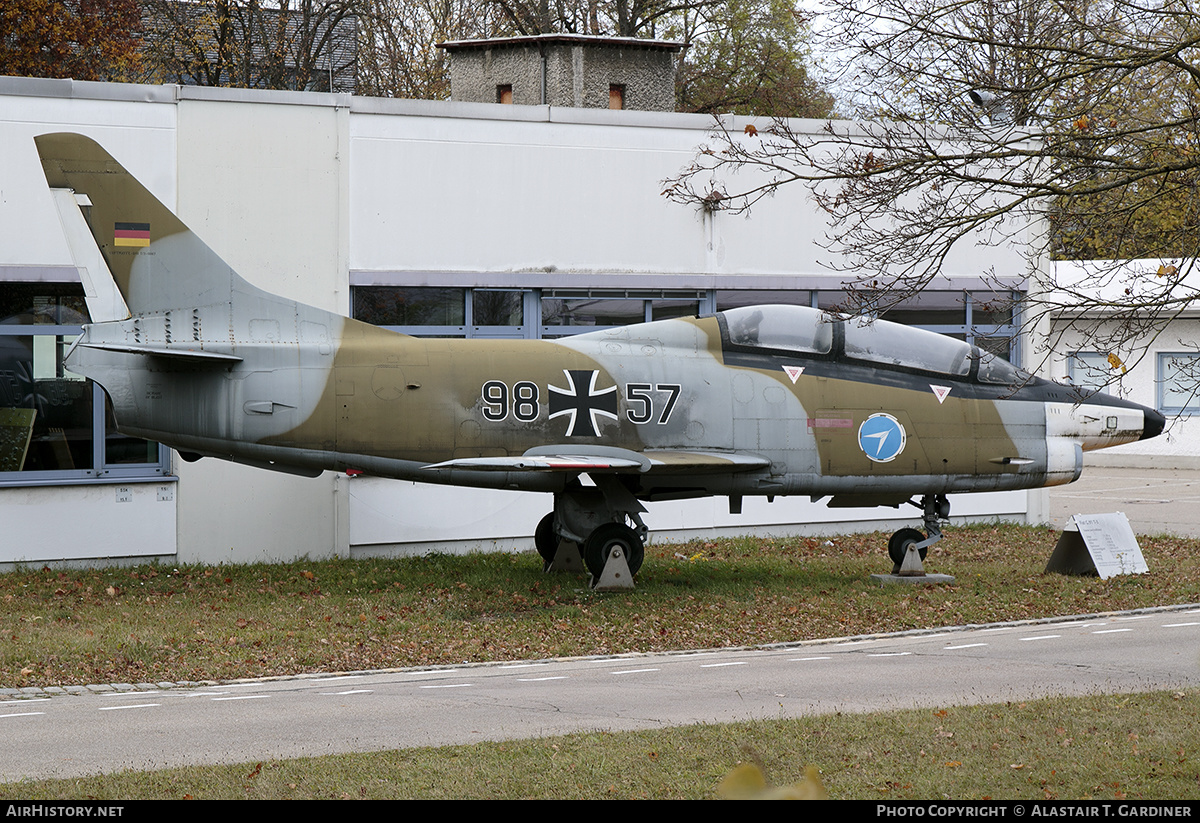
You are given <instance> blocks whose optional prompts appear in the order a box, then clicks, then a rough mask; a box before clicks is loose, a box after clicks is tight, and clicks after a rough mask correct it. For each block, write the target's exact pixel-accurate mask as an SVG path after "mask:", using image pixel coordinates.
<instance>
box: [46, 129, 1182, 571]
mask: <svg viewBox="0 0 1200 823" xmlns="http://www.w3.org/2000/svg"><path fill="white" fill-rule="evenodd" d="M36 141H37V148H38V152H39V154H40V155H41V159H42V164H43V167H44V170H45V173H46V179H47V181H48V182H49V185H50V187H51V189H53V190H54V192H53V193H54V196H55V202H56V203H57V204H58V207H59V213H60V217H61V219H62V222H63V226H64V230H65V232H66V236H67V239H68V242H69V244H70V246H71V248H72V252H73V254H74V255H75V258H76V262H77V264H78V265H79V267H80V269H81V271H82V272H83V276H84V278H85V287H86V288H85V291H86V292H87V295H88V297H87V301H88V307H89V311H90V314H91V321H92V322H91V323H90V324H89V325H87V326H84V328H83V334H82V335H81V336H80V338H79V340H78V341H77V342H76V344H75V345H74V347H73V348H72V350H71V352H70V354H69V356H68V358H67V365H68V367H69V368H70V369H71V370H72V371H73V372H76V373H78V374H82V375H86V376H87V377H89V378H91V379H93V380H95V381H96V382H97V383H99V384H100V385H101V386H103V387H104V389H105V391H106V392H107V393H108V396H109V397H110V398H111V400H112V406H113V412H114V414H115V417H116V421H117V425H118V426H119V428H120V430H121V431H123V432H125V433H128V434H131V435H135V436H138V437H144V438H148V439H152V440H158V441H160V442H162V443H166V444H167V445H169V446H171V447H173V448H175V449H177V450H178V451H179V452H180V454H181V455H182V456H183V457H184V459H188V460H194V459H197V458H199V457H215V458H220V459H224V460H232V461H236V462H239V463H245V464H249V465H253V466H260V467H263V468H268V469H272V470H276V471H289V472H295V473H300V474H308V475H313V476H315V475H317V474H319V473H320V472H322V471H325V470H337V471H350V472H363V473H367V474H372V475H378V476H382V477H395V478H404V479H406V480H416V481H423V482H427V483H444V484H451V485H464V486H480V487H492V488H504V489H523V490H527V491H534V492H546V493H549V494H552V495H553V496H554V509H553V511H552V512H551V513H549V514H547V515H546V517H545V518H544V519H543V520H542V522H541V523H540V524H538V526H537V529H536V533H535V543H536V545H537V548H538V550H539V551H540V552H541V554H542V555H543V557H545V558H547V561H549V559H550V558H552V557H553V556H554V555H555V552H556V551H557V550H558V549H559V548H560V546H561V545H562V544H563V543H564V542H566V543H574V544H577V545H578V546H579V547H580V548H581V549H582V554H583V558H584V561H585V563H586V564H587V566H588V568H589V570H590V571H591V572H592V573H593V575H595V576H597V577H599V575H600V573H601V571H602V569H603V567H604V565H605V563H606V562H607V560H608V559H609V558H610V557H611V556H612V553H613V551H614V550H619V551H620V552H621V553H622V554H623V555H624V556H625V558H626V560H627V562H628V564H629V568H630V570H631V571H633V572H636V571H637V569H638V567H639V566H640V565H641V562H642V556H643V544H644V541H645V538H646V534H647V527H646V524H645V523H644V522H643V520H642V514H643V513H644V512H645V511H646V509H645V507H644V506H643V503H644V502H645V501H651V500H670V499H681V498H692V497H705V496H712V495H720V496H726V497H728V498H729V503H730V508H731V510H733V511H738V510H740V507H741V501H742V498H743V497H745V496H746V495H762V496H766V497H768V498H772V497H777V496H786V495H809V496H811V497H812V498H814V499H820V498H826V497H827V498H829V505H832V506H897V505H899V504H902V503H905V502H909V501H913V502H916V501H919V505H920V506H921V508H922V510H923V522H924V526H925V532H924V533H922V532H920V531H918V530H916V529H912V528H905V529H901V530H900V531H898V532H896V534H895V535H893V537H892V539H891V541H890V545H889V552H890V554H891V555H892V559H893V560H894V561H895V562H896V563H899V562H900V561H901V560H902V559H903V557H904V555H905V553H906V552H907V550H908V548H909V547H910V546H912V545H915V546H916V547H917V548H918V549H919V550H923V549H924V548H925V547H926V546H928V545H929V544H931V543H932V542H933V541H935V540H936V539H938V537H939V536H940V531H939V521H940V520H942V519H945V518H946V517H947V516H948V515H949V503H948V502H947V498H946V495H948V494H951V493H955V492H975V491H992V490H999V489H1025V488H1031V487H1037V486H1049V485H1055V484H1059V483H1069V482H1071V481H1072V480H1075V479H1076V478H1078V477H1079V474H1080V471H1081V468H1082V465H1083V452H1084V451H1085V450H1088V449H1098V448H1104V447H1106V446H1114V445H1117V444H1120V443H1128V442H1131V441H1134V440H1138V439H1144V438H1148V437H1154V436H1155V435H1157V434H1159V433H1160V432H1161V431H1162V428H1163V424H1164V420H1163V417H1162V416H1161V415H1160V414H1158V413H1157V412H1155V411H1153V410H1152V409H1148V408H1144V407H1142V406H1139V405H1137V404H1134V403H1130V402H1127V401H1124V400H1120V399H1118V398H1114V397H1109V396H1107V395H1104V394H1087V395H1082V394H1080V392H1079V390H1078V389H1074V388H1070V387H1066V386H1061V385H1058V384H1055V383H1050V382H1047V381H1045V380H1041V379H1038V378H1035V377H1030V376H1028V375H1025V374H1022V373H1020V372H1018V371H1017V370H1016V369H1015V368H1014V367H1013V366H1011V365H1010V364H1008V363H1007V362H1005V361H1004V360H1001V359H999V358H996V357H993V356H991V355H988V354H986V353H985V352H982V351H981V350H979V349H978V348H975V347H973V346H970V345H968V344H966V343H964V342H961V341H958V340H954V339H951V338H949V337H943V336H940V335H937V334H933V333H930V332H925V331H921V330H917V329H913V328H907V327H904V326H900V325H897V324H893V323H888V322H884V321H880V320H874V321H868V320H862V319H857V318H849V319H846V318H842V317H839V316H835V315H832V314H827V313H823V312H821V311H818V310H815V309H807V308H801V307H796V306H757V307H750V308H741V309H735V310H730V311H725V312H720V313H718V314H717V315H716V316H713V317H697V318H678V319H672V320H663V321H658V322H653V323H645V324H640V325H634V326H627V327H624V328H619V329H611V330H604V331H597V332H593V333H590V334H580V335H578V336H575V337H569V338H565V339H560V340H553V341H550V340H538V341H535V340H496V341H493V340H486V341H484V340H447V339H419V338H413V337H409V336H406V335H403V334H398V333H395V332H391V331H387V330H385V329H381V328H378V327H375V326H371V325H369V324H366V323H362V322H358V321H355V320H351V319H347V318H346V317H342V316H340V315H337V314H333V313H331V312H327V311H322V310H320V309H316V308H313V307H310V306H305V305H302V304H298V303H296V302H294V301H291V300H288V299H286V298H283V297H279V296H276V295H273V294H269V293H267V292H265V291H262V290H261V289H258V288H256V287H255V286H252V285H250V284H249V283H248V282H247V281H245V280H243V279H242V278H241V277H240V276H239V275H238V274H237V273H236V272H234V271H233V270H232V269H230V267H229V266H228V265H227V264H226V263H224V262H223V261H222V260H221V259H220V257H218V256H217V254H216V253H214V252H213V251H212V250H211V249H210V248H209V247H208V246H207V245H205V243H204V242H203V241H201V240H200V238H198V237H197V236H196V235H195V234H193V233H192V232H191V231H190V230H189V229H188V228H187V227H186V226H185V225H183V223H182V222H180V221H179V219H178V218H177V217H176V216H175V215H174V214H173V213H171V211H170V210H169V209H167V208H166V207H165V206H163V205H162V204H161V203H160V202H158V200H156V199H155V198H154V197H153V196H152V195H151V194H150V193H149V192H148V191H147V190H146V189H145V188H144V187H143V186H142V185H141V184H140V183H138V181H137V180H135V179H134V178H133V177H132V176H131V175H130V174H129V173H128V172H126V171H125V169H124V168H122V167H121V165H120V164H119V163H117V161H116V160H114V159H113V158H112V157H110V156H109V155H108V154H107V153H106V152H105V151H104V149H102V148H101V147H100V146H99V145H97V144H96V143H95V142H94V141H92V140H90V139H88V138H86V137H83V136H80V135H76V134H47V135H42V136H40V137H38V138H36ZM80 202H83V203H90V206H89V207H88V211H89V214H88V215H87V217H86V220H85V216H84V215H83V214H82V213H81V210H80V208H79V206H78V205H77V204H78V203H80ZM585 475H586V476H587V477H588V478H590V480H591V483H589V484H585V483H583V482H581V478H583V477H584V476H585Z"/></svg>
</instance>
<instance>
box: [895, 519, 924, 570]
mask: <svg viewBox="0 0 1200 823" xmlns="http://www.w3.org/2000/svg"><path fill="white" fill-rule="evenodd" d="M924 539H925V535H923V534H921V533H920V532H919V531H917V530H916V529H900V531H898V532H896V533H895V534H893V535H892V539H891V540H889V541H888V557H890V558H892V562H893V563H894V564H896V570H897V571H898V570H899V569H900V564H902V563H903V562H904V556H905V555H907V554H908V547H909V546H911V545H912V544H913V543H920V542H921V541H922V540H924ZM919 551H920V554H921V560H924V559H925V553H926V552H927V551H929V548H928V547H926V548H924V549H920V550H919Z"/></svg>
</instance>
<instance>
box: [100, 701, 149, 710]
mask: <svg viewBox="0 0 1200 823" xmlns="http://www.w3.org/2000/svg"><path fill="white" fill-rule="evenodd" d="M161 705H162V704H161V703H131V704H130V705H128V706H101V707H100V708H99V709H97V711H101V712H119V711H121V710H122V709H153V708H154V707H155V706H161Z"/></svg>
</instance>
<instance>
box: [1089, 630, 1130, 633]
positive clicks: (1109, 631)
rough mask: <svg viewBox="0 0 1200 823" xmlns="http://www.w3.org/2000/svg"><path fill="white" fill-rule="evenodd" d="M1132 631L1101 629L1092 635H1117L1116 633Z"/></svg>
mask: <svg viewBox="0 0 1200 823" xmlns="http://www.w3.org/2000/svg"><path fill="white" fill-rule="evenodd" d="M1131 631H1133V629H1101V630H1099V631H1094V632H1092V634H1117V633H1118V632H1131Z"/></svg>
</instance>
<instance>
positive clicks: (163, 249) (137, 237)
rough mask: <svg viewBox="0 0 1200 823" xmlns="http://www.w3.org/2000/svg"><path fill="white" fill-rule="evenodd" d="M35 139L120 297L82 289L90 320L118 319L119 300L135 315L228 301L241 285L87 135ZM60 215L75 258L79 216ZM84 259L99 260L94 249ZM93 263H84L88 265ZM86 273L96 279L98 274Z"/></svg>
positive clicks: (51, 179) (45, 164) (48, 172)
mask: <svg viewBox="0 0 1200 823" xmlns="http://www.w3.org/2000/svg"><path fill="white" fill-rule="evenodd" d="M34 140H35V142H36V143H37V150H38V154H39V155H40V157H41V160H42V169H43V171H44V172H45V174H46V181H47V182H48V183H49V184H50V188H52V189H71V190H73V191H74V193H75V197H74V199H75V201H76V202H77V203H79V204H80V206H81V207H82V208H83V209H84V214H85V216H86V218H87V223H88V225H89V227H90V231H91V234H92V237H93V238H94V239H95V243H96V247H97V248H98V249H99V252H100V256H101V258H102V259H103V262H104V264H106V265H107V268H108V271H109V273H110V274H111V276H112V279H113V281H114V282H115V284H116V288H117V289H118V290H119V291H120V296H121V298H122V299H123V301H124V304H125V305H124V306H120V305H119V304H120V302H121V301H118V300H115V296H112V298H110V299H108V300H106V301H102V300H97V301H96V305H95V306H93V305H92V304H93V300H92V299H90V298H91V297H93V296H94V295H91V294H88V297H89V301H88V303H89V305H88V308H89V310H90V311H91V312H92V313H93V318H92V319H93V321H98V322H102V321H103V320H116V319H121V318H120V316H119V315H120V314H121V313H122V311H123V310H124V308H125V307H127V308H128V311H129V313H131V314H132V315H134V316H139V315H148V314H163V313H166V312H169V311H173V310H179V309H196V308H200V307H204V306H214V305H220V304H226V305H228V304H229V302H230V300H231V297H232V294H233V292H234V290H235V289H237V290H241V289H242V288H245V287H246V286H248V284H245V281H243V280H242V279H241V278H240V277H239V276H238V275H237V274H236V273H235V272H234V271H233V269H231V268H230V267H229V265H228V264H227V263H225V262H224V261H223V260H221V258H220V257H218V256H217V254H216V253H215V252H213V251H212V250H211V249H210V248H209V247H208V246H207V245H206V244H205V243H204V242H203V241H202V240H200V238H198V237H197V236H196V235H195V234H193V233H192V232H191V231H190V230H189V229H188V227H187V226H185V225H184V224H183V222H182V221H181V220H180V219H179V218H178V217H176V216H175V214H174V213H173V212H172V211H171V210H170V209H168V208H167V207H166V206H164V205H163V204H162V203H161V202H160V201H159V200H158V199H157V198H156V197H155V196H154V195H153V194H151V193H150V192H149V191H148V190H147V189H146V187H145V186H143V185H142V184H141V183H140V182H138V180H137V179H136V178H134V176H133V175H132V174H130V173H129V172H128V171H126V170H125V169H124V167H122V166H121V164H120V163H118V162H117V161H116V160H114V159H113V158H112V156H111V155H109V154H108V152H106V151H105V150H104V149H103V148H101V146H100V145H99V144H98V143H96V142H95V141H94V140H92V139H91V138H88V137H85V136H83V135H80V134H69V133H58V134H43V135H39V136H37V137H35V138H34ZM59 199H60V200H61V198H59ZM62 211H63V204H62V203H60V213H61V212H62ZM62 216H63V223H64V228H67V229H68V231H67V235H68V240H69V241H70V242H72V251H73V253H75V254H76V260H77V263H79V262H80V250H79V249H77V248H76V247H77V246H78V245H79V244H78V242H76V241H71V236H72V231H71V228H72V224H77V223H78V221H77V220H75V219H74V218H73V217H68V216H67V215H62ZM76 233H78V232H76ZM87 259H88V258H87V256H86V255H85V256H84V260H85V261H86V260H87ZM91 260H92V262H93V264H94V265H95V266H96V267H98V263H99V261H98V260H97V259H96V258H95V256H94V255H91ZM92 267H93V266H92V265H87V264H86V263H85V264H84V268H87V269H88V270H89V271H91V268H92ZM91 275H92V277H93V278H96V277H99V276H100V273H99V272H91ZM87 285H88V284H87V283H85V292H86V291H88V289H87ZM250 288H251V289H252V287H250ZM97 315H99V316H97Z"/></svg>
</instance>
